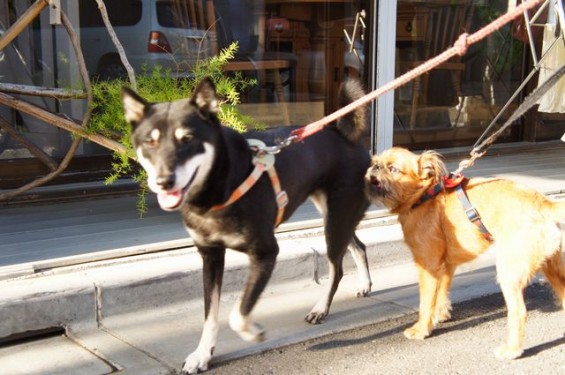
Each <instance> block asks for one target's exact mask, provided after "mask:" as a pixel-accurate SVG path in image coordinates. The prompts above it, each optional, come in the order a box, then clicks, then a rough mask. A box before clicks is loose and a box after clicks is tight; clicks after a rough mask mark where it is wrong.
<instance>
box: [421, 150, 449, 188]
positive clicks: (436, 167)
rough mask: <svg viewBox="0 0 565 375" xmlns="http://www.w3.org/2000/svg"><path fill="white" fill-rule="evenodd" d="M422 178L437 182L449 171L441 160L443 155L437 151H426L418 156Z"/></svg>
mask: <svg viewBox="0 0 565 375" xmlns="http://www.w3.org/2000/svg"><path fill="white" fill-rule="evenodd" d="M418 167H419V172H420V178H421V179H422V180H432V182H434V183H436V182H439V181H440V180H441V177H442V176H443V175H445V174H446V173H447V170H446V168H445V164H443V161H441V155H440V154H438V153H437V152H435V151H424V152H423V153H422V155H420V157H419V158H418Z"/></svg>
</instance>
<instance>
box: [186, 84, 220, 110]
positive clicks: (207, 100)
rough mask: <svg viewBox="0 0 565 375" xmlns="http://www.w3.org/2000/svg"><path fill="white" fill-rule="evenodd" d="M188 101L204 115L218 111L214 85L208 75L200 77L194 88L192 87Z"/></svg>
mask: <svg viewBox="0 0 565 375" xmlns="http://www.w3.org/2000/svg"><path fill="white" fill-rule="evenodd" d="M190 103H191V104H192V105H194V106H195V107H196V108H198V109H199V110H200V112H201V113H202V114H203V115H205V116H206V117H208V115H210V114H211V113H212V114H217V113H218V111H219V110H220V105H219V103H218V98H217V96H216V86H215V85H214V82H212V80H211V79H210V78H209V77H205V78H204V79H202V81H200V83H199V84H198V86H197V87H196V89H194V93H193V94H192V98H191V99H190Z"/></svg>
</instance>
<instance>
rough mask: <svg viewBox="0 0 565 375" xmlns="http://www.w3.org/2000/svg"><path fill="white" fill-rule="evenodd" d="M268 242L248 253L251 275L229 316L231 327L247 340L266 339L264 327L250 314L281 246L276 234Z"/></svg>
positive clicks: (271, 270)
mask: <svg viewBox="0 0 565 375" xmlns="http://www.w3.org/2000/svg"><path fill="white" fill-rule="evenodd" d="M267 243H268V244H267ZM267 243H265V242H264V241H263V242H262V243H259V244H257V248H255V249H250V251H249V253H248V255H249V262H250V264H249V275H248V276H247V282H246V285H245V289H244V291H243V294H242V296H241V299H240V301H239V302H238V303H236V305H235V306H234V308H233V310H232V312H231V314H230V318H229V323H230V327H231V329H233V330H234V331H235V332H237V333H238V334H239V336H241V338H242V339H244V340H246V341H252V342H259V341H263V340H264V339H265V331H264V329H263V327H261V326H260V325H259V324H257V323H255V322H253V321H252V320H251V318H250V315H251V310H253V307H254V306H255V304H256V303H257V300H258V299H259V296H260V295H261V293H262V292H263V290H264V289H265V286H266V285H267V282H268V281H269V279H270V277H271V274H272V272H273V269H274V268H275V262H276V259H277V255H278V252H279V246H278V244H277V241H276V239H275V237H274V235H273V236H272V239H269V240H268V241H267Z"/></svg>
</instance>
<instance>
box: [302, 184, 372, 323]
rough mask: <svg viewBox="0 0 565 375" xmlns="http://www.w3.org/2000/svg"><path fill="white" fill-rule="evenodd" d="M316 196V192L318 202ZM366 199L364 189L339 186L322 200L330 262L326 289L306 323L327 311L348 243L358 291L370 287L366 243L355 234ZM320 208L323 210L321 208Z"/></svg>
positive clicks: (316, 319) (324, 315)
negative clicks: (357, 282)
mask: <svg viewBox="0 0 565 375" xmlns="http://www.w3.org/2000/svg"><path fill="white" fill-rule="evenodd" d="M319 197H320V195H319V194H318V195H317V197H316V198H317V199H318V203H317V206H319V203H320V202H319ZM367 207H368V202H367V200H366V199H365V198H364V195H363V192H362V191H358V190H354V189H351V190H341V191H337V192H332V193H330V194H329V195H328V198H327V200H326V202H325V208H326V210H325V211H326V212H325V214H326V218H325V228H324V230H325V235H326V246H327V253H328V261H329V262H328V265H329V272H328V276H329V285H328V287H327V291H326V293H325V294H324V295H323V296H322V298H321V299H320V300H319V301H318V302H317V303H316V305H314V307H313V308H312V310H311V311H310V313H309V314H308V315H306V318H305V320H306V321H307V322H308V323H312V324H319V323H321V322H322V321H323V320H324V319H325V318H326V316H327V315H328V312H329V309H330V305H331V303H332V300H333V297H334V294H335V292H336V291H337V287H338V285H339V282H340V281H341V278H342V277H343V256H344V255H345V251H346V249H347V248H348V246H349V250H350V251H351V254H352V255H353V259H354V260H355V263H356V265H357V268H358V271H359V275H360V280H361V281H360V284H361V288H360V290H359V291H358V292H357V295H358V296H359V295H367V294H368V293H369V291H370V288H371V279H370V276H369V268H368V263H367V257H366V254H365V245H363V243H361V241H360V240H359V239H358V238H357V237H356V236H355V228H356V227H357V224H358V223H359V221H360V220H361V218H362V217H363V214H364V213H365V210H366V209H367ZM322 212H323V210H322Z"/></svg>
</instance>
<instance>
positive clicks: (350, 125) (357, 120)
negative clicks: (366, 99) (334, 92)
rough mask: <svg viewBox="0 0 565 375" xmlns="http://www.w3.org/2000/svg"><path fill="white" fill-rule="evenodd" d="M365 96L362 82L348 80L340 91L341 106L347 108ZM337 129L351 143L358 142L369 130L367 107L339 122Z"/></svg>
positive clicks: (354, 111)
mask: <svg viewBox="0 0 565 375" xmlns="http://www.w3.org/2000/svg"><path fill="white" fill-rule="evenodd" d="M364 95H365V90H363V86H362V85H361V82H359V80H356V79H348V80H347V81H345V82H344V83H343V84H342V85H341V87H340V90H339V105H340V107H342V108H343V107H345V106H346V105H348V104H350V103H352V102H354V101H355V100H357V99H359V98H361V97H362V96H364ZM337 128H338V129H339V131H340V132H341V134H343V136H344V137H345V138H347V139H348V140H349V141H351V142H357V141H358V140H359V139H360V138H361V136H362V135H363V132H364V131H365V129H366V128H367V105H362V106H360V107H357V108H355V109H354V110H353V111H352V112H349V113H348V114H346V115H345V116H343V117H341V118H339V119H338V120H337Z"/></svg>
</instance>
